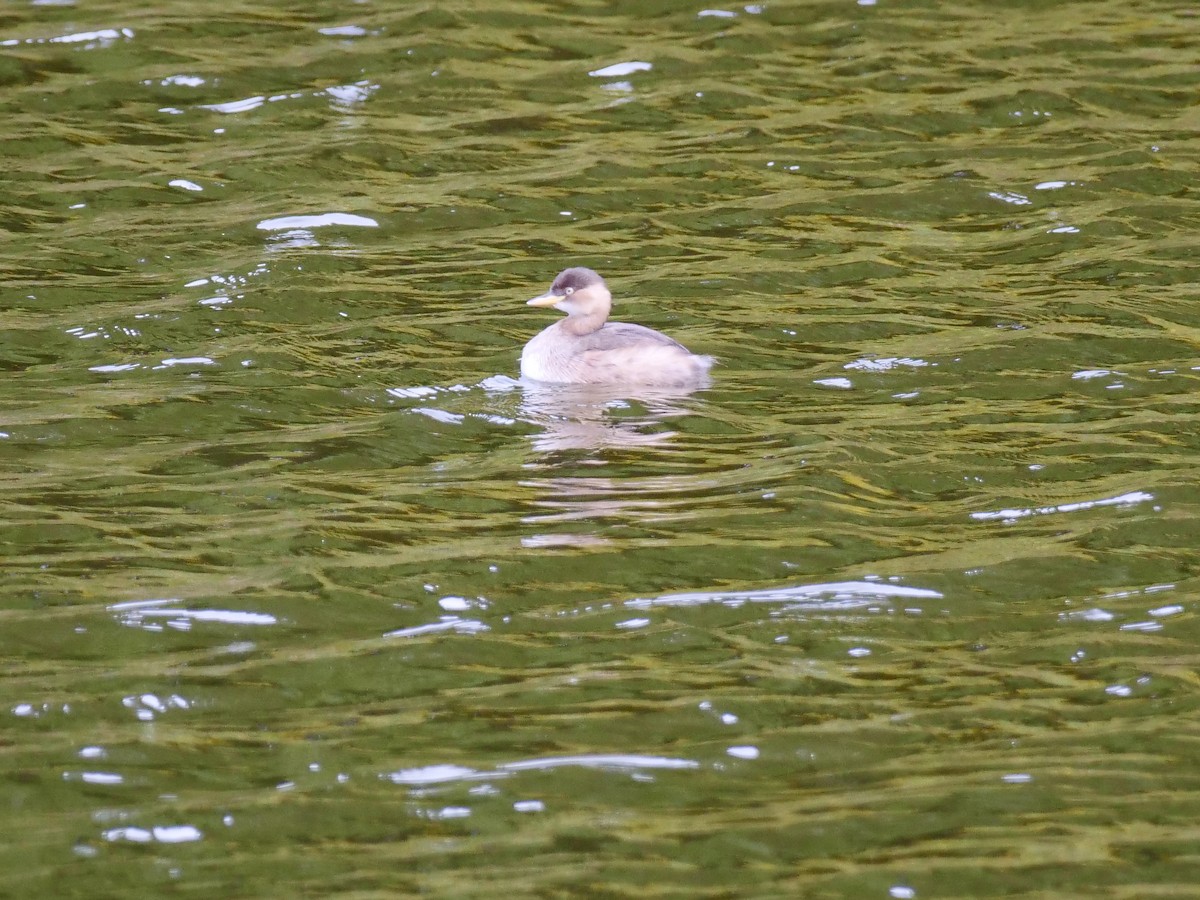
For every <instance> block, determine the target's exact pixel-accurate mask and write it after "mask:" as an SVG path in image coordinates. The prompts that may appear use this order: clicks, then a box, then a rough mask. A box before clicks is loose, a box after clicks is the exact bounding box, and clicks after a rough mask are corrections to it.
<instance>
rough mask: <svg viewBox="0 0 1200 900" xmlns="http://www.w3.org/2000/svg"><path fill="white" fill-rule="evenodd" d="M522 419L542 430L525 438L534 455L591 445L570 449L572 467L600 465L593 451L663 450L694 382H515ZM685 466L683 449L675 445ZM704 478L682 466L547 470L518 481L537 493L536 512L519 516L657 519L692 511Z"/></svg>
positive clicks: (563, 537) (599, 535)
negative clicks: (640, 472) (673, 469)
mask: <svg viewBox="0 0 1200 900" xmlns="http://www.w3.org/2000/svg"><path fill="white" fill-rule="evenodd" d="M521 387H522V391H523V397H522V401H521V407H520V409H521V418H522V419H523V420H525V421H526V422H530V423H532V424H534V425H537V426H539V427H540V428H541V431H540V432H538V433H537V434H534V435H533V436H532V437H531V438H530V440H531V442H532V444H533V448H534V449H535V450H537V451H539V452H540V453H548V454H552V453H556V452H561V451H593V453H589V454H588V455H587V456H585V457H584V458H582V459H581V458H579V457H578V456H576V455H575V454H572V459H571V461H572V462H573V463H574V464H575V465H580V464H582V465H589V464H590V465H595V466H603V465H605V464H606V462H607V461H606V460H605V459H604V458H603V457H602V456H601V455H600V454H596V453H594V451H604V450H620V449H646V448H663V447H667V446H668V445H670V444H671V443H672V442H673V441H675V439H676V438H677V437H678V432H676V431H675V430H672V429H671V428H670V427H669V425H668V423H669V422H670V420H671V419H675V418H679V417H681V416H685V415H688V414H689V413H690V412H691V411H692V409H693V408H694V407H695V405H696V403H697V400H696V399H695V398H694V397H693V396H692V395H693V394H694V393H695V390H696V389H695V388H692V389H682V388H672V389H664V388H646V387H637V388H630V387H629V386H625V387H623V388H621V387H617V386H603V385H562V384H555V385H549V384H539V383H536V382H531V381H528V380H524V381H522V384H521ZM680 449H681V453H680V454H679V459H680V461H681V462H683V463H684V465H685V466H687V462H686V460H687V458H688V456H689V454H688V453H687V452H686V449H684V448H680ZM559 466H560V461H557V460H554V459H553V458H550V459H543V460H540V461H538V462H534V463H531V464H530V465H529V466H528V468H530V469H532V470H534V471H537V470H541V469H545V470H551V472H553V471H554V470H557V469H559ZM706 481H707V479H702V478H698V477H697V476H696V475H693V474H690V473H687V472H684V473H680V474H670V475H646V476H642V477H628V476H626V475H624V474H622V475H615V474H614V475H600V474H599V473H598V474H597V475H595V476H579V475H566V474H551V473H550V472H547V475H546V476H544V477H537V476H535V477H531V478H528V479H526V480H524V481H523V482H522V483H523V485H524V486H525V487H528V488H533V489H534V490H535V491H536V492H537V495H538V496H537V499H533V500H532V501H531V503H532V505H533V506H534V507H535V508H536V509H537V512H536V513H533V514H530V515H527V516H525V517H524V518H523V521H524V522H526V523H528V524H532V525H538V526H545V525H550V524H559V525H561V524H564V523H576V526H578V524H579V523H582V522H589V523H598V522H601V521H607V522H614V521H615V522H622V523H630V522H642V523H646V522H656V521H657V522H661V521H666V520H672V519H679V518H683V517H686V516H688V515H691V514H692V513H693V512H694V503H695V497H696V492H697V491H702V490H704V489H706V484H705V483H704V482H706ZM607 543H608V540H607V538H606V537H604V534H603V531H598V530H597V528H596V525H595V524H593V525H591V526H588V527H586V528H585V530H584V531H578V530H574V531H572V532H552V533H547V532H542V533H539V534H534V535H530V536H528V537H527V538H525V539H523V540H522V544H523V545H525V546H527V547H547V546H595V545H603V544H607Z"/></svg>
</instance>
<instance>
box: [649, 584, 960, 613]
mask: <svg viewBox="0 0 1200 900" xmlns="http://www.w3.org/2000/svg"><path fill="white" fill-rule="evenodd" d="M941 597H942V594H941V593H939V592H938V591H932V590H928V589H926V588H914V587H904V586H903V585H897V584H884V583H881V582H873V581H839V582H831V583H828V584H802V585H796V586H795V587H785V588H771V589H768V590H761V591H689V592H687V593H682V594H662V595H660V596H658V597H639V598H638V599H636V600H626V601H625V605H626V606H628V607H631V608H633V609H650V608H652V607H655V606H699V605H701V604H704V603H720V604H722V605H724V606H741V605H742V604H743V603H786V604H801V605H802V606H803V607H804V608H805V609H818V610H844V609H859V608H861V607H864V606H868V605H870V604H872V603H876V602H878V601H879V600H884V599H899V598H904V599H923V600H940V599H941Z"/></svg>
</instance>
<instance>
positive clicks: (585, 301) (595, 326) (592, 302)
mask: <svg viewBox="0 0 1200 900" xmlns="http://www.w3.org/2000/svg"><path fill="white" fill-rule="evenodd" d="M585 291H586V293H584V292H583V291H581V292H580V294H577V295H576V298H575V300H574V302H572V303H569V304H563V305H561V306H559V309H563V308H565V309H566V311H567V317H566V319H564V320H563V322H562V329H563V331H565V332H567V334H573V335H575V336H577V337H582V336H583V335H585V334H591V333H592V332H594V331H599V330H600V329H601V328H603V327H604V320H605V319H607V318H608V314H609V313H610V312H611V311H612V295H611V294H609V292H608V291H607V290H605V289H604V286H603V285H595V286H592V287H589V288H586V289H585Z"/></svg>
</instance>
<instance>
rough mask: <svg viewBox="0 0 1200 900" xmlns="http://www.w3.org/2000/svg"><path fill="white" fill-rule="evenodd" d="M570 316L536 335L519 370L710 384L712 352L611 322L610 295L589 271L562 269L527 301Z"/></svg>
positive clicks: (589, 380) (631, 381)
mask: <svg viewBox="0 0 1200 900" xmlns="http://www.w3.org/2000/svg"><path fill="white" fill-rule="evenodd" d="M529 305H530V306H553V307H554V308H555V309H557V310H560V311H562V312H565V313H566V314H567V317H566V318H565V319H562V320H560V321H558V322H555V323H554V324H553V325H551V326H550V327H549V328H546V329H544V330H543V331H541V332H540V333H538V334H537V335H535V336H534V337H533V338H532V339H531V340H530V341H529V343H528V344H526V345H525V349H524V350H523V351H522V353H521V374H522V375H523V376H525V377H526V378H533V379H536V380H537V381H553V382H559V383H563V384H620V385H645V386H650V387H679V388H696V387H703V386H705V385H706V384H708V370H709V369H710V368H711V367H712V364H713V363H714V362H716V360H714V359H713V357H711V356H699V355H697V354H695V353H692V352H691V351H690V350H688V349H687V347H685V346H683V344H681V343H679V342H678V341H675V340H672V339H671V338H669V337H667V336H666V335H665V334H663V333H662V332H659V331H655V330H654V329H653V328H646V327H645V326H644V325H631V324H629V323H626V322H607V321H605V320H606V319H607V318H608V314H609V312H610V311H611V310H612V294H610V293H609V291H608V286H607V285H606V284H605V283H604V279H603V278H601V277H600V275H599V274H597V273H596V272H594V271H592V270H591V269H585V268H583V267H582V266H575V267H573V268H570V269H563V270H562V271H561V272H559V273H558V277H557V278H555V279H554V283H553V284H551V285H550V290H548V291H547V292H546V293H544V294H542V295H541V296H538V297H534V298H533V299H532V300H530V301H529Z"/></svg>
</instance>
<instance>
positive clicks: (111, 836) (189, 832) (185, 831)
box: [103, 825, 204, 844]
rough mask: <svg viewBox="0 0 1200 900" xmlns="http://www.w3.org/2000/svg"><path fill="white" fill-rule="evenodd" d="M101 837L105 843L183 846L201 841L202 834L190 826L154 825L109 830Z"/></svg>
mask: <svg viewBox="0 0 1200 900" xmlns="http://www.w3.org/2000/svg"><path fill="white" fill-rule="evenodd" d="M103 837H104V839H105V840H106V841H129V842H131V843H134V844H149V843H151V842H156V843H159V844H184V843H187V842H189V841H198V840H200V839H202V838H203V837H204V832H202V831H201V830H200V829H199V828H196V827H194V826H192V825H155V826H154V827H153V828H149V829H147V828H137V827H135V826H132V825H130V826H125V827H123V828H110V829H108V830H107V831H105V832H103Z"/></svg>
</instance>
